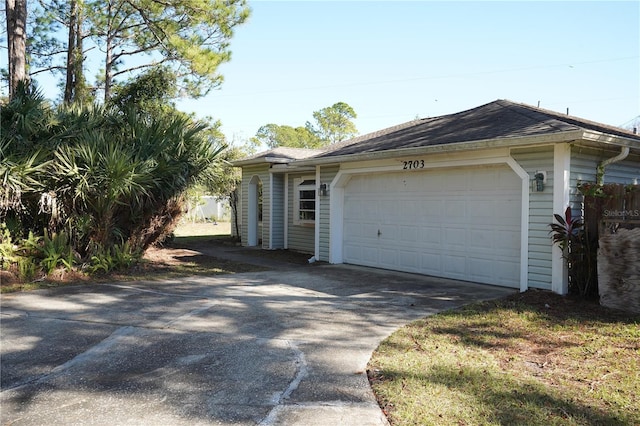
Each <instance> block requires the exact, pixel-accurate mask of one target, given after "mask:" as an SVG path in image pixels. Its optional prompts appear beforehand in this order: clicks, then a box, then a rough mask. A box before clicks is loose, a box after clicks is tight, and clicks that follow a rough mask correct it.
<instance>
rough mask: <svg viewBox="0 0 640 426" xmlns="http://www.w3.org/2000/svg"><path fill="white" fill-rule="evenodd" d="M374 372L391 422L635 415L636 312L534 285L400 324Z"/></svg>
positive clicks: (537, 421) (639, 353)
mask: <svg viewBox="0 0 640 426" xmlns="http://www.w3.org/2000/svg"><path fill="white" fill-rule="evenodd" d="M369 374H370V381H371V383H372V387H373V389H374V392H375V393H376V395H377V397H378V401H379V403H380V405H381V406H382V407H383V409H384V410H385V412H386V413H387V415H388V417H389V420H390V422H391V424H392V425H452V424H453V425H506V424H508V425H516V424H519V425H522V424H526V425H637V424H640V317H635V318H633V317H631V316H630V315H626V314H623V313H620V312H619V311H613V310H609V309H606V308H602V307H600V306H598V305H597V304H593V303H591V302H584V301H582V302H581V301H576V300H572V299H569V298H566V297H565V298H563V297H561V296H558V295H554V294H552V293H547V292H535V291H529V292H527V293H524V294H522V295H517V296H514V297H511V298H507V299H504V300H500V301H494V302H487V303H480V304H475V305H471V306H468V307H465V308H463V309H460V310H455V311H451V312H446V313H442V314H439V315H436V316H433V317H429V318H426V319H424V320H421V321H418V322H415V323H413V324H411V325H409V326H407V327H404V328H403V329H401V330H399V331H398V332H396V333H394V334H393V335H392V336H390V337H389V338H388V339H387V340H385V341H384V342H383V343H382V344H381V345H380V347H379V348H378V350H377V351H376V353H375V354H374V356H373V357H372V359H371V361H370V366H369Z"/></svg>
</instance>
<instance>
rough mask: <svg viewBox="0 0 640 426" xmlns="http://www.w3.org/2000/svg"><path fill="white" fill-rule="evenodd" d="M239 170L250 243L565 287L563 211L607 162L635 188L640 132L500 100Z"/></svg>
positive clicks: (613, 178)
mask: <svg viewBox="0 0 640 426" xmlns="http://www.w3.org/2000/svg"><path fill="white" fill-rule="evenodd" d="M235 165H236V166H238V167H241V168H242V187H241V192H242V195H241V211H242V214H241V223H242V229H241V234H242V235H241V239H242V244H243V245H245V246H256V245H260V246H261V247H262V248H264V249H292V250H297V251H302V252H307V253H309V254H310V255H313V256H314V257H315V259H317V260H320V261H326V262H330V263H348V264H355V265H364V266H372V267H378V268H384V269H390V270H397V271H404V272H412V273H418V274H426V275H432V276H438V277H446V278H452V279H458V280H467V281H473V282H479V283H486V284H494V285H500V286H507V287H513V288H517V289H520V290H521V291H524V290H526V289H528V288H539V289H549V290H553V291H554V292H557V293H560V294H565V293H566V292H567V274H566V266H565V264H564V261H563V259H562V254H561V252H560V249H559V248H558V247H557V246H553V245H552V243H551V239H550V236H549V229H550V228H549V224H550V223H551V222H552V221H553V214H554V213H563V212H564V210H565V209H566V207H567V206H568V205H571V206H572V208H573V210H574V212H578V213H579V212H580V211H581V210H580V209H581V195H580V193H579V192H578V190H577V184H578V183H579V182H581V181H591V182H593V181H596V178H597V177H598V176H597V175H598V171H599V170H600V171H601V172H603V173H604V174H603V175H601V176H600V178H603V179H604V181H606V182H607V183H612V182H615V183H625V184H626V183H629V184H631V183H638V180H639V179H640V135H637V134H634V133H632V132H629V131H626V130H623V129H619V128H616V127H611V126H607V125H604V124H600V123H595V122H591V121H588V120H584V119H580V118H576V117H572V116H569V115H563V114H560V113H556V112H552V111H547V110H543V109H540V108H536V107H532V106H528V105H523V104H518V103H514V102H511V101H507V100H497V101H494V102H491V103H488V104H486V105H482V106H479V107H477V108H473V109H470V110H468V111H462V112H459V113H456V114H450V115H444V116H441V117H433V118H424V119H418V120H414V121H410V122H407V123H404V124H400V125H398V126H394V127H390V128H387V129H383V130H380V131H377V132H373V133H370V134H367V135H363V136H359V137H356V138H354V139H351V140H348V141H344V142H340V143H338V144H335V145H332V146H329V147H328V148H326V149H325V150H321V151H311V150H301V149H291V148H276V149H273V150H271V151H268V152H264V153H260V154H258V155H255V156H253V157H251V158H246V159H243V160H240V161H237V162H236V163H235ZM260 194H261V195H260Z"/></svg>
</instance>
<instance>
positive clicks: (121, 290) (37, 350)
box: [0, 265, 514, 425]
mask: <svg viewBox="0 0 640 426" xmlns="http://www.w3.org/2000/svg"><path fill="white" fill-rule="evenodd" d="M513 292H514V290H512V289H504V288H499V287H492V286H485V285H476V284H471V283H464V282H458V281H452V280H445V279H439V278H431V277H425V276H419V275H412V274H403V273H397V272H388V271H380V270H375V269H370V268H360V267H350V266H343V265H320V266H310V265H307V266H300V265H298V266H296V267H291V268H288V269H287V268H285V269H283V270H278V271H275V270H272V271H266V272H252V273H243V274H235V275H224V276H216V277H191V278H184V279H173V280H167V281H159V282H136V283H111V284H100V285H87V286H77V287H63V288H58V289H53V290H41V291H33V292H29V293H19V294H8V295H3V296H2V299H1V308H2V311H1V317H0V318H1V320H2V323H1V326H2V334H1V342H0V343H1V357H2V359H1V361H2V375H1V378H2V382H1V385H2V392H1V394H0V403H1V406H2V414H1V419H0V420H1V423H2V424H12V425H14V424H15V425H42V424H47V425H63V424H64V425H81V424H82V425H84V424H95V425H107V424H109V425H113V424H136V425H159V424H163V425H168V424H171V425H199V424H202V425H209V424H246V425H256V424H262V425H270V424H304V425H314V424H317V425H326V424H342V425H382V424H385V423H386V419H385V418H384V416H383V414H382V412H381V411H380V409H379V408H378V406H377V404H376V401H375V399H374V397H373V395H372V393H371V390H370V388H369V384H368V382H367V377H366V373H365V368H366V365H367V362H368V360H369V357H370V356H371V353H372V352H373V350H375V348H376V347H377V345H378V343H379V342H380V341H381V340H382V339H384V338H385V337H386V336H388V335H389V334H390V333H391V332H393V331H394V330H395V329H397V328H398V327H400V326H402V325H404V324H406V323H407V322H410V321H412V320H415V319H418V318H421V317H424V316H426V315H430V314H433V313H436V312H439V311H441V310H444V309H451V308H455V307H458V306H461V305H463V304H466V303H469V302H473V301H477V300H485V299H491V298H497V297H501V296H505V295H507V294H512V293H513Z"/></svg>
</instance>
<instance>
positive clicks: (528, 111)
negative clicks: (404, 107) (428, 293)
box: [234, 99, 640, 166]
mask: <svg viewBox="0 0 640 426" xmlns="http://www.w3.org/2000/svg"><path fill="white" fill-rule="evenodd" d="M572 140H591V141H594V143H607V144H613V145H621V146H629V147H632V148H634V150H640V135H637V134H634V133H632V132H630V131H627V130H624V129H621V128H618V127H614V126H608V125H606V124H602V123H596V122H594V121H589V120H585V119H582V118H578V117H573V116H570V115H564V114H560V113H558V112H554V111H549V110H545V109H542V108H537V107H533V106H530V105H526V104H519V103H515V102H512V101H509V100H503V99H500V100H496V101H493V102H490V103H488V104H485V105H481V106H479V107H476V108H473V109H470V110H467V111H462V112H458V113H455V114H448V115H443V116H440V117H432V118H422V119H417V120H412V121H409V122H406V123H402V124H399V125H396V126H392V127H388V128H386V129H382V130H378V131H375V132H372V133H368V134H366V135H362V136H357V137H355V138H353V139H349V140H346V141H342V142H338V143H336V144H332V145H330V146H328V147H325V148H323V149H320V150H309V149H300V148H283V147H281V148H275V149H272V150H271V151H267V152H263V153H260V154H258V155H256V156H254V157H251V158H248V159H245V160H240V161H237V162H235V163H234V164H235V165H237V166H242V165H248V164H257V163H264V162H270V163H288V164H290V165H292V164H291V163H295V164H296V165H300V166H311V165H313V164H320V163H330V162H337V161H354V160H358V159H361V158H365V157H374V156H375V157H377V158H379V157H383V156H385V155H394V152H396V151H399V150H404V151H403V152H409V151H413V150H424V149H429V150H432V149H433V150H440V149H441V150H454V149H475V148H485V147H497V146H516V145H518V144H522V145H527V144H532V143H540V142H545V143H550V142H568V141H572Z"/></svg>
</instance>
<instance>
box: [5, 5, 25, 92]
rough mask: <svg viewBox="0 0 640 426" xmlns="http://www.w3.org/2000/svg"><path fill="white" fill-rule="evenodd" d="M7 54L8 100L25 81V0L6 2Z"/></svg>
mask: <svg viewBox="0 0 640 426" xmlns="http://www.w3.org/2000/svg"><path fill="white" fill-rule="evenodd" d="M5 5H6V14H7V45H8V49H7V50H8V53H9V99H11V98H13V97H14V96H15V93H16V89H17V87H18V83H19V82H20V81H26V80H27V0H6V1H5Z"/></svg>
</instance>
